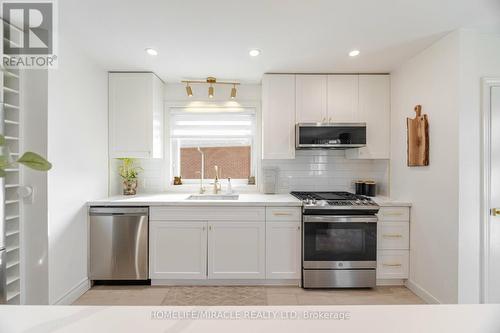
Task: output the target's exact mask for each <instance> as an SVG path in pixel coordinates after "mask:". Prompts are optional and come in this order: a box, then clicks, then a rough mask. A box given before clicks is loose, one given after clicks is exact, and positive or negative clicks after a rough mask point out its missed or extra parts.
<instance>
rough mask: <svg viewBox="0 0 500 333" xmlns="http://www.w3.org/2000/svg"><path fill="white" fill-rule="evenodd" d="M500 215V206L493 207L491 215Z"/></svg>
mask: <svg viewBox="0 0 500 333" xmlns="http://www.w3.org/2000/svg"><path fill="white" fill-rule="evenodd" d="M498 215H500V208H492V209H491V216H498Z"/></svg>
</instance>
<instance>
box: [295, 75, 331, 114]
mask: <svg viewBox="0 0 500 333" xmlns="http://www.w3.org/2000/svg"><path fill="white" fill-rule="evenodd" d="M295 82H296V95H295V98H296V114H297V115H296V118H297V122H298V123H316V122H323V123H325V122H328V118H327V111H326V94H327V76H326V75H297V76H296V77H295Z"/></svg>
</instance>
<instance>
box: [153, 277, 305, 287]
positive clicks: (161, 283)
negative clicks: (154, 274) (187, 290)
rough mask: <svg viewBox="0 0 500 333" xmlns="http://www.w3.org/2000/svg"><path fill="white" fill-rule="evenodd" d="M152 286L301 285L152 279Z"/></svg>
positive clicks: (293, 281)
mask: <svg viewBox="0 0 500 333" xmlns="http://www.w3.org/2000/svg"><path fill="white" fill-rule="evenodd" d="M151 285H152V286H300V280H296V279H289V280H288V279H284V280H279V279H276V280H260V279H258V280H257V279H256V280H245V279H235V280H229V279H228V280H222V279H219V280H175V279H172V280H170V279H154V280H153V279H152V280H151Z"/></svg>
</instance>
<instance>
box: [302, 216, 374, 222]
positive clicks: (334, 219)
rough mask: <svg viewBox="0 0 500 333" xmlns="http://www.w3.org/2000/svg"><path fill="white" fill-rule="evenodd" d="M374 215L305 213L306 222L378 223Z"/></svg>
mask: <svg viewBox="0 0 500 333" xmlns="http://www.w3.org/2000/svg"><path fill="white" fill-rule="evenodd" d="M377 221H378V218H377V216H374V215H359V216H355V215H349V216H343V215H304V223H377Z"/></svg>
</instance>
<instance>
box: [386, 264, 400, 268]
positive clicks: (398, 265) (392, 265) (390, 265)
mask: <svg viewBox="0 0 500 333" xmlns="http://www.w3.org/2000/svg"><path fill="white" fill-rule="evenodd" d="M382 265H383V266H387V267H401V266H402V265H401V264H382Z"/></svg>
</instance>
